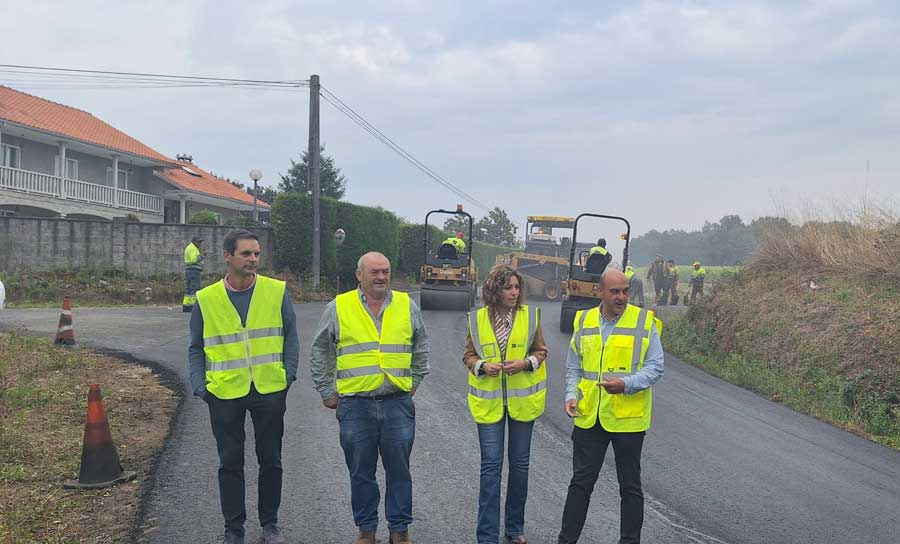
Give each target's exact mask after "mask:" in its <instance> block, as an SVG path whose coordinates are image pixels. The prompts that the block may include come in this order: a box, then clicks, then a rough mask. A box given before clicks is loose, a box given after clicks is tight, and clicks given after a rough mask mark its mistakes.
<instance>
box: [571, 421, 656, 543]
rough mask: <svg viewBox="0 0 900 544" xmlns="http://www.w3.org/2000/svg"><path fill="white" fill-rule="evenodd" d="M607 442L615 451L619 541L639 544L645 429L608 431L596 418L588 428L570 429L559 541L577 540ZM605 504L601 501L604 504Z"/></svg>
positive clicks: (642, 520) (642, 501) (642, 512)
mask: <svg viewBox="0 0 900 544" xmlns="http://www.w3.org/2000/svg"><path fill="white" fill-rule="evenodd" d="M610 442H612V445H613V451H614V452H615V454H616V476H617V477H618V479H619V496H620V497H621V512H620V526H619V535H620V538H619V544H640V542H641V527H642V526H643V524H644V493H643V491H642V490H641V450H642V449H643V446H644V433H643V432H640V433H611V432H608V431H606V430H605V429H603V427H602V426H601V425H600V423H599V422H598V423H597V424H596V425H594V426H593V427H591V428H590V429H582V428H580V427H575V429H574V430H573V431H572V481H571V483H570V484H569V492H568V495H566V506H565V508H564V509H563V518H562V530H560V532H559V540H558V542H559V544H570V543H575V542H578V538H579V537H580V536H581V530H582V528H584V520H585V518H586V517H587V512H588V506H589V505H590V502H591V493H593V491H594V484H595V483H596V482H597V477H598V476H599V475H600V468H601V467H602V466H603V457H604V456H605V455H606V449H607V447H608V446H609V443H610ZM607 506H608V505H604V508H605V507H607ZM591 542H593V540H591Z"/></svg>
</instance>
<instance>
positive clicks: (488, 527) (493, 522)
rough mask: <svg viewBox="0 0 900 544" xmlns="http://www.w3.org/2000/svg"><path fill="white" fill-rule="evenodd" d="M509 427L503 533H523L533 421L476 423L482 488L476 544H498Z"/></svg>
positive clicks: (505, 418)
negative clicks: (506, 439)
mask: <svg viewBox="0 0 900 544" xmlns="http://www.w3.org/2000/svg"><path fill="white" fill-rule="evenodd" d="M507 425H509V447H508V454H509V482H508V485H507V487H506V534H507V535H509V536H511V537H517V536H520V535H522V534H524V533H525V501H526V499H527V498H528V458H529V456H530V455H531V431H532V429H533V428H534V421H528V422H525V423H523V422H521V421H515V420H513V419H510V418H509V416H504V418H503V419H501V420H500V421H498V422H497V423H490V424H482V423H479V424H478V441H479V443H480V444H481V487H480V490H479V492H478V529H477V531H476V533H475V536H476V539H477V540H478V544H497V543H498V542H499V541H500V479H501V477H502V472H503V439H504V434H505V431H506V426H507Z"/></svg>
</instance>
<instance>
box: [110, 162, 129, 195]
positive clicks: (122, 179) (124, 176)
mask: <svg viewBox="0 0 900 544" xmlns="http://www.w3.org/2000/svg"><path fill="white" fill-rule="evenodd" d="M112 171H113V169H112V167H111V166H107V167H106V184H107V185H109V186H112V184H113V182H112ZM118 188H119V189H125V190H128V170H122V169H121V168H120V169H119V184H118Z"/></svg>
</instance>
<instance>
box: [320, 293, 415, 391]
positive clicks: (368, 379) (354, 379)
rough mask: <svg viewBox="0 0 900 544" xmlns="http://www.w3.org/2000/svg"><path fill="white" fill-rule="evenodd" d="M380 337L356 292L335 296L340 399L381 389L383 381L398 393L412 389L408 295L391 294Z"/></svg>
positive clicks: (410, 327)
mask: <svg viewBox="0 0 900 544" xmlns="http://www.w3.org/2000/svg"><path fill="white" fill-rule="evenodd" d="M391 293H392V294H391V303H390V304H388V306H387V308H385V309H384V313H383V314H382V319H381V333H380V334H379V332H378V329H377V328H376V327H375V321H374V320H373V319H372V316H371V315H370V314H369V311H368V309H366V307H365V306H363V302H362V300H360V297H359V293H358V292H357V290H356V289H354V290H352V291H347V292H346V293H343V294H340V295H338V296H337V297H336V298H335V299H334V300H335V306H336V308H337V317H338V326H339V330H338V334H339V338H338V342H337V390H338V393H339V394H341V395H345V394H348V393H364V392H366V391H374V390H375V389H378V388H379V387H381V385H382V384H383V383H384V378H385V376H387V378H388V380H390V382H391V383H392V384H394V385H395V386H396V387H397V388H398V389H400V390H401V391H409V390H411V389H412V371H411V369H410V365H411V363H412V341H413V327H412V317H411V315H410V302H409V295H408V294H406V293H404V292H402V291H392V292H391Z"/></svg>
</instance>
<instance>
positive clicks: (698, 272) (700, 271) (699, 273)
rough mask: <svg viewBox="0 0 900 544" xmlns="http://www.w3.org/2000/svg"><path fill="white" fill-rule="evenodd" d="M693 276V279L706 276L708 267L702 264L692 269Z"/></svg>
mask: <svg viewBox="0 0 900 544" xmlns="http://www.w3.org/2000/svg"><path fill="white" fill-rule="evenodd" d="M691 277H692V278H693V279H697V278H701V279H703V278H706V269H705V268H703V267H702V266H701V267H700V268H695V269H693V270H691Z"/></svg>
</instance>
